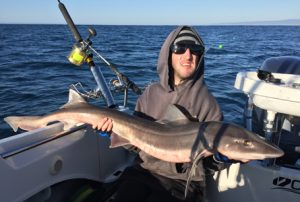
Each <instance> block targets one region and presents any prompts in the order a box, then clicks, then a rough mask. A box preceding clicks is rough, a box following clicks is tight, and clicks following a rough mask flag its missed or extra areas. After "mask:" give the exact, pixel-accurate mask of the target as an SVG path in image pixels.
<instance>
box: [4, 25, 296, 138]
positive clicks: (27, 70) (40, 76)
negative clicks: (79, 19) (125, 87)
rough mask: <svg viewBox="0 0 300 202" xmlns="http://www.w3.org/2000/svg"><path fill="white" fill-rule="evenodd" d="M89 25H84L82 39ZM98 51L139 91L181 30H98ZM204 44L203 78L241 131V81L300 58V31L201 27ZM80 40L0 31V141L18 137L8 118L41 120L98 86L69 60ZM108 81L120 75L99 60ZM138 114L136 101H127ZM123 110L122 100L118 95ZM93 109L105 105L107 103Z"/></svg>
mask: <svg viewBox="0 0 300 202" xmlns="http://www.w3.org/2000/svg"><path fill="white" fill-rule="evenodd" d="M88 27H89V26H83V25H82V26H79V32H80V33H81V35H82V36H83V38H85V37H87V35H88V31H87V29H88ZM93 27H94V28H95V30H96V31H97V36H96V37H95V38H93V39H92V41H93V47H94V48H95V49H96V50H98V51H99V53H100V54H101V55H102V56H103V57H104V58H106V59H107V60H108V61H109V62H111V63H113V64H115V65H116V66H117V67H118V68H119V70H120V71H121V72H122V73H124V74H125V75H127V76H128V77H129V78H130V79H131V80H133V81H134V82H135V83H136V84H137V85H139V86H140V87H141V88H144V87H145V86H147V85H148V84H149V83H151V82H153V81H157V80H158V76H157V74H156V63H157V58H158V54H159V51H160V47H161V45H162V43H163V41H164V40H165V38H166V37H167V35H168V34H169V33H170V32H171V30H173V29H174V28H175V26H99V25H97V26H93ZM195 28H196V29H197V30H198V31H199V33H200V35H201V36H202V38H203V40H204V43H205V44H206V50H207V52H206V56H205V59H206V60H205V64H206V67H205V68H206V69H205V78H206V83H207V85H208V87H209V89H210V90H211V91H212V93H213V94H214V95H215V96H216V98H217V100H218V102H219V104H220V105H221V108H222V110H223V112H224V116H225V121H228V122H234V123H237V124H242V114H243V107H244V103H245V100H246V96H245V95H244V94H243V93H242V92H239V91H238V90H236V89H234V87H233V85H234V81H235V77H236V74H237V73H238V72H240V71H256V70H257V68H259V67H260V65H261V64H262V62H263V61H264V60H265V59H267V58H269V57H275V56H286V55H293V56H300V26H197V27H195ZM73 43H74V39H73V36H72V34H71V33H70V31H69V29H68V27H67V26H66V25H0V92H1V93H0V138H3V137H8V136H11V135H15V134H16V133H14V132H13V131H12V130H11V129H10V128H9V126H8V125H7V124H6V123H5V122H4V121H3V118H4V117H6V116H11V115H43V114H47V113H50V112H53V111H55V110H57V109H58V108H59V107H60V106H62V105H63V104H64V103H66V101H67V95H68V88H69V86H70V85H71V84H75V83H77V82H81V83H82V84H83V85H84V87H85V88H86V89H87V90H91V89H94V88H95V87H96V83H95V81H94V79H93V77H92V74H91V72H90V70H89V68H88V67H87V65H83V66H82V67H76V66H74V65H72V64H70V63H69V62H68V60H67V55H68V54H69V52H70V51H71V48H72V46H73ZM95 61H96V64H97V65H99V66H100V67H101V69H102V70H103V73H104V75H105V77H106V78H107V80H108V81H109V80H110V79H112V78H114V75H113V74H112V73H111V72H110V70H109V69H108V68H107V67H106V65H105V64H103V63H101V62H100V61H98V60H96V59H95ZM129 96H130V97H129V107H131V108H133V107H134V104H135V101H136V99H137V96H136V95H134V94H133V93H130V94H129ZM115 98H116V101H117V103H119V104H122V101H123V97H122V95H121V94H116V97H115ZM91 102H93V103H97V104H99V105H104V102H103V100H92V101H91Z"/></svg>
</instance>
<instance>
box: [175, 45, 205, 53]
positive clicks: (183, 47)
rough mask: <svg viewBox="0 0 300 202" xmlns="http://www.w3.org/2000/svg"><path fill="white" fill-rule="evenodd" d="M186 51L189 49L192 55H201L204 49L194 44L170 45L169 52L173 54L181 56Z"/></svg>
mask: <svg viewBox="0 0 300 202" xmlns="http://www.w3.org/2000/svg"><path fill="white" fill-rule="evenodd" d="M187 49H190V51H191V53H192V54H194V55H202V54H203V53H204V47H203V46H201V45H196V44H172V45H171V51H172V53H175V54H183V53H185V51H186V50H187Z"/></svg>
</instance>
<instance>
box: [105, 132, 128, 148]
mask: <svg viewBox="0 0 300 202" xmlns="http://www.w3.org/2000/svg"><path fill="white" fill-rule="evenodd" d="M110 137H111V140H110V146H109V148H115V147H120V146H124V145H128V144H131V143H130V142H129V141H128V140H126V139H125V138H122V137H121V136H119V135H117V134H116V133H114V132H112V134H111V135H110Z"/></svg>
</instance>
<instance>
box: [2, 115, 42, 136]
mask: <svg viewBox="0 0 300 202" xmlns="http://www.w3.org/2000/svg"><path fill="white" fill-rule="evenodd" d="M40 118H41V117H40V116H9V117H6V118H4V121H5V122H6V123H8V124H9V125H10V127H11V128H12V129H13V130H14V132H17V130H18V128H21V129H23V130H27V131H30V130H34V129H37V128H41V127H44V126H46V125H45V124H40V123H39V120H40Z"/></svg>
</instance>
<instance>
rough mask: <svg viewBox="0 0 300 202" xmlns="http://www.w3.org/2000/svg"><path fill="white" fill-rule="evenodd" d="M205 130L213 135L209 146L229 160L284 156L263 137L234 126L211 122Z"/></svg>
mask: <svg viewBox="0 0 300 202" xmlns="http://www.w3.org/2000/svg"><path fill="white" fill-rule="evenodd" d="M207 130H209V131H210V133H211V134H214V140H212V141H211V142H212V144H213V145H210V146H211V147H213V148H215V149H216V150H218V152H220V153H221V154H223V155H225V156H227V157H229V158H230V159H245V160H261V159H266V158H278V157H280V156H283V154H284V152H283V151H282V150H281V149H280V148H279V147H277V146H276V145H274V144H272V143H270V142H267V141H266V140H265V139H264V138H263V137H261V136H259V135H257V134H255V133H253V132H250V131H248V130H246V129H245V128H243V127H240V126H237V125H234V124H227V123H221V122H212V124H208V125H207Z"/></svg>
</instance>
